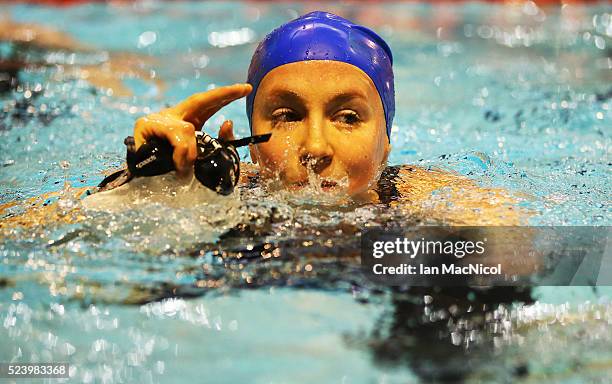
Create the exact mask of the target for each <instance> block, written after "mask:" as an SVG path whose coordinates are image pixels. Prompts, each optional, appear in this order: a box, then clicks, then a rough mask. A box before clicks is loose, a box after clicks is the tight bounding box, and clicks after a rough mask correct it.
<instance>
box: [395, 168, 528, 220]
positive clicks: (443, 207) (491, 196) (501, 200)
mask: <svg viewBox="0 0 612 384" xmlns="http://www.w3.org/2000/svg"><path fill="white" fill-rule="evenodd" d="M395 187H396V188H397V190H398V192H399V195H400V198H399V200H398V202H397V203H396V204H399V205H401V207H402V208H405V209H406V210H408V211H411V212H412V213H415V214H417V215H418V216H420V217H423V218H427V219H430V220H432V221H435V222H442V223H445V224H450V225H473V226H486V225H505V226H513V225H521V224H522V225H525V223H526V220H527V218H528V217H529V212H528V211H527V210H525V209H524V208H521V207H519V203H520V199H519V197H517V196H515V195H512V194H511V193H510V192H508V191H506V190H504V189H501V188H485V187H481V186H478V185H477V184H476V183H475V182H474V181H472V180H470V179H469V178H467V177H464V176H461V175H458V174H454V173H450V172H446V171H442V170H435V169H434V170H429V169H424V168H420V167H416V166H404V167H402V168H401V169H400V171H399V173H398V175H397V177H396V180H395Z"/></svg>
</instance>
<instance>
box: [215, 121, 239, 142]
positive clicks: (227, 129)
mask: <svg viewBox="0 0 612 384" xmlns="http://www.w3.org/2000/svg"><path fill="white" fill-rule="evenodd" d="M234 139H235V138H234V123H233V122H232V121H231V120H225V121H224V122H223V124H221V128H220V129H219V140H221V141H231V140H234Z"/></svg>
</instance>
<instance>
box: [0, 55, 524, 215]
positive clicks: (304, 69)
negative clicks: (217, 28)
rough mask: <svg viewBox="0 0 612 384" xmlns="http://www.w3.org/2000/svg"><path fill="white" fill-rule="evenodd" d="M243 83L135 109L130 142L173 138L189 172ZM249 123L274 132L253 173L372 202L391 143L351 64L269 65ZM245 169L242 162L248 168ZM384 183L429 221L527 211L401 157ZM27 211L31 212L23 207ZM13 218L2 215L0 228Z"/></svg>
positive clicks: (505, 196)
mask: <svg viewBox="0 0 612 384" xmlns="http://www.w3.org/2000/svg"><path fill="white" fill-rule="evenodd" d="M250 92H252V87H251V85H249V84H234V85H231V86H226V87H220V88H216V89H213V90H210V91H207V92H202V93H198V94H194V95H192V96H190V97H189V98H187V99H186V100H184V101H182V102H180V103H179V104H177V105H175V106H173V107H170V108H166V109H164V110H161V111H159V112H156V113H152V114H149V115H147V116H144V117H141V118H139V119H138V120H137V121H136V124H135V126H134V138H135V140H136V145H137V146H140V145H142V143H144V142H146V140H147V139H149V138H151V137H162V138H165V139H167V140H168V141H169V142H170V143H171V144H172V146H173V147H174V153H173V160H174V163H175V167H176V169H177V171H178V174H179V176H183V177H189V176H190V175H191V173H192V172H193V162H194V160H195V158H196V142H195V130H196V129H198V130H199V129H201V127H202V126H203V125H204V123H205V122H206V121H207V120H208V119H209V118H210V117H211V116H213V115H214V114H215V113H216V112H217V111H219V110H220V109H221V108H223V107H224V106H226V105H227V104H229V103H231V102H233V101H234V100H237V99H240V98H242V97H245V96H246V95H248V94H249V93H250ZM252 122H253V133H255V134H261V133H266V132H272V133H273V134H272V138H271V140H270V142H268V143H266V144H260V145H258V146H255V147H252V148H251V157H252V159H253V161H254V162H256V163H257V164H258V168H259V172H260V174H261V175H262V176H264V177H267V178H276V177H278V178H279V179H280V181H281V182H282V184H284V187H285V188H290V189H292V188H300V187H301V186H302V185H303V184H304V182H305V181H306V180H307V178H308V174H309V173H310V174H311V175H312V174H315V175H317V176H318V177H319V178H320V180H321V186H322V189H323V190H335V189H342V187H340V186H341V185H342V184H343V183H342V181H346V180H348V188H347V192H348V193H349V194H350V195H351V196H352V197H353V198H354V199H355V200H358V201H361V202H378V201H379V198H378V197H379V196H378V194H377V193H376V191H375V186H376V182H377V180H378V178H379V175H380V170H381V169H382V168H383V167H384V166H385V165H386V160H387V156H388V154H389V151H390V149H391V146H390V145H389V142H388V138H387V134H386V130H385V119H384V112H383V108H382V104H381V101H380V97H379V95H378V93H377V91H376V88H375V87H374V85H373V83H372V82H371V80H370V79H369V77H367V75H365V74H364V73H363V72H362V71H361V70H360V69H358V68H356V67H353V66H351V65H350V64H346V63H341V62H335V61H310V62H298V63H292V64H286V65H284V66H281V67H278V68H276V69H274V70H272V71H270V72H269V73H268V75H267V76H266V77H265V78H264V79H263V81H262V82H261V83H260V87H259V89H258V91H257V95H256V97H255V103H254V111H253V116H252ZM219 137H220V138H221V139H224V140H232V139H233V138H234V135H233V126H232V122H231V121H225V122H224V123H223V124H222V125H221V127H220V130H219ZM252 168H253V167H252V166H251V167H248V166H244V167H243V169H244V170H245V171H247V172H249V171H250V170H252ZM253 171H257V170H253ZM392 182H393V183H394V185H395V187H396V189H397V191H398V194H399V196H398V198H397V199H394V200H393V202H392V203H391V205H394V206H399V207H400V208H401V209H402V210H405V211H406V212H407V213H409V214H410V215H416V216H418V217H422V218H426V219H427V220H429V221H434V222H443V223H446V224H451V225H519V224H521V223H523V222H524V221H525V219H526V218H527V217H528V216H529V213H528V212H525V210H524V209H522V208H520V207H518V204H517V203H518V199H517V198H516V197H515V196H513V195H511V194H510V193H509V192H507V191H505V190H502V189H494V188H483V187H480V186H478V185H477V184H476V183H475V182H474V181H472V180H470V179H468V178H466V177H464V176H461V175H457V174H454V173H451V172H446V171H441V170H435V169H434V170H432V169H423V168H419V167H414V166H404V167H402V168H401V169H400V170H399V172H398V174H397V175H396V177H395V178H394V180H392ZM435 191H438V192H440V193H434V192H435ZM5 208H7V207H5V206H3V207H0V212H1V211H3V210H4V209H5ZM44 208H49V207H44ZM44 210H45V209H43V211H44ZM28 215H30V216H31V217H30V219H32V218H34V217H35V216H37V215H34V214H33V213H32V212H31V211H29V212H28ZM20 216H21V215H20ZM15 220H17V221H18V220H19V219H18V218H17V217H12V218H10V219H9V220H3V222H2V223H1V224H0V227H3V226H5V225H8V224H9V221H13V222H14V221H15ZM30 221H32V220H28V223H30ZM34 221H38V220H34ZM42 221H44V220H42ZM28 223H26V225H28ZM30 224H31V223H30ZM28 226H29V225H28Z"/></svg>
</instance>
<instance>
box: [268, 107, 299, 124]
mask: <svg viewBox="0 0 612 384" xmlns="http://www.w3.org/2000/svg"><path fill="white" fill-rule="evenodd" d="M300 120H302V118H301V117H300V115H298V113H297V112H295V111H294V110H292V109H290V108H279V109H277V110H275V111H274V112H272V121H273V122H274V123H290V122H293V121H300Z"/></svg>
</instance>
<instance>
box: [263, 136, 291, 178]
mask: <svg viewBox="0 0 612 384" xmlns="http://www.w3.org/2000/svg"><path fill="white" fill-rule="evenodd" d="M258 152H259V160H260V162H261V164H260V165H262V166H263V167H264V168H265V169H267V170H268V171H277V170H284V169H285V168H287V167H288V166H290V165H291V164H293V163H294V162H296V161H297V160H296V159H297V158H298V155H297V145H296V144H295V140H294V138H293V137H292V135H290V134H288V133H287V132H279V131H277V132H274V133H273V134H272V138H271V139H270V141H269V142H267V143H264V144H259V147H258Z"/></svg>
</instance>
